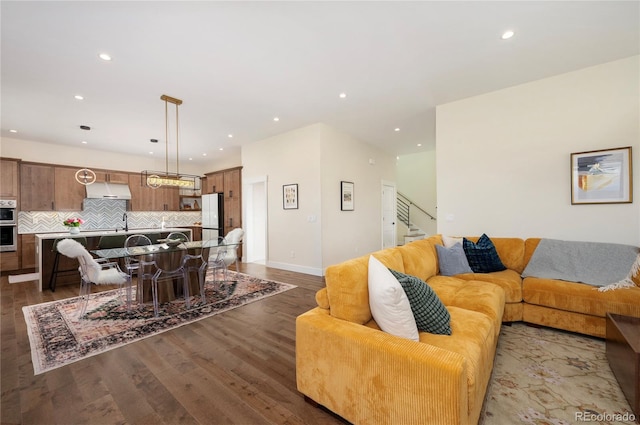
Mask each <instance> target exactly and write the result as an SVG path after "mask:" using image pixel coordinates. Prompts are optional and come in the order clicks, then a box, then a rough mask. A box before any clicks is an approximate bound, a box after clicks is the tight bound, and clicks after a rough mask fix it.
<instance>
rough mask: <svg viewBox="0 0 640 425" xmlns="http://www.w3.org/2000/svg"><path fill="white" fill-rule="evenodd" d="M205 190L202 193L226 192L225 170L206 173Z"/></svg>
mask: <svg viewBox="0 0 640 425" xmlns="http://www.w3.org/2000/svg"><path fill="white" fill-rule="evenodd" d="M203 182H204V186H203V187H204V191H203V192H202V193H218V192H224V172H223V171H218V172H215V173H210V174H207V175H206V179H203Z"/></svg>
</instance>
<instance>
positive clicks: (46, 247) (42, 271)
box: [35, 227, 192, 292]
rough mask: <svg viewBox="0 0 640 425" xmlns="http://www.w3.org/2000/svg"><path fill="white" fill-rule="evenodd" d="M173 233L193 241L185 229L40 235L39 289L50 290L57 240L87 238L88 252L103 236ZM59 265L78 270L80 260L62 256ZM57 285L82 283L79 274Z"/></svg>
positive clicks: (71, 275)
mask: <svg viewBox="0 0 640 425" xmlns="http://www.w3.org/2000/svg"><path fill="white" fill-rule="evenodd" d="M171 232H181V233H184V234H185V235H187V236H188V237H189V239H192V233H191V229H189V228H184V227H175V228H164V229H160V228H152V229H129V230H127V231H125V230H118V231H115V230H94V231H86V232H80V233H79V234H75V235H72V234H70V233H69V232H59V233H38V234H36V235H35V239H36V272H37V273H38V275H39V276H38V288H39V290H40V292H42V290H43V289H45V288H46V289H48V288H49V279H50V278H51V272H52V270H53V264H54V261H55V256H56V253H55V251H53V249H52V248H53V244H54V241H55V240H56V239H63V238H77V237H85V238H87V250H89V251H91V250H95V249H98V242H99V241H100V238H101V237H102V236H123V237H124V236H129V235H134V234H144V235H147V236H149V237H150V239H152V240H154V239H155V240H157V239H158V238H163V237H166V236H167V235H168V234H169V233H171ZM59 261H60V262H59V264H58V270H73V269H74V268H76V269H77V268H78V260H76V259H75V258H67V257H65V256H64V255H61V256H60V260H59ZM56 282H57V283H56V285H65V284H78V287H80V286H79V283H80V275H79V273H75V274H68V273H67V274H66V276H65V275H59V276H58V277H57V279H56Z"/></svg>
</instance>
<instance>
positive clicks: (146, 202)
mask: <svg viewBox="0 0 640 425" xmlns="http://www.w3.org/2000/svg"><path fill="white" fill-rule="evenodd" d="M129 189H130V190H131V203H130V205H131V211H179V210H180V197H179V190H178V188H177V187H164V186H163V187H159V188H157V189H152V188H150V187H148V186H146V185H144V184H143V181H142V179H141V177H140V175H139V174H130V175H129Z"/></svg>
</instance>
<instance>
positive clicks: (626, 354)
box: [606, 313, 640, 423]
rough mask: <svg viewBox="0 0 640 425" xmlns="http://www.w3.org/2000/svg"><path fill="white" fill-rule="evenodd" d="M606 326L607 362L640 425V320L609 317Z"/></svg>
mask: <svg viewBox="0 0 640 425" xmlns="http://www.w3.org/2000/svg"><path fill="white" fill-rule="evenodd" d="M606 323H607V328H606V332H607V333H606V353H607V360H608V361H609V365H610V366H611V370H612V371H613V374H614V376H615V377H616V379H617V380H618V383H619V384H620V388H621V389H622V392H623V393H624V395H625V397H626V398H627V400H628V401H629V404H630V405H631V410H633V413H634V414H635V416H636V422H638V423H640V317H630V316H623V315H620V314H613V313H607V319H606Z"/></svg>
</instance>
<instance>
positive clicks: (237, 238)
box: [224, 228, 244, 272]
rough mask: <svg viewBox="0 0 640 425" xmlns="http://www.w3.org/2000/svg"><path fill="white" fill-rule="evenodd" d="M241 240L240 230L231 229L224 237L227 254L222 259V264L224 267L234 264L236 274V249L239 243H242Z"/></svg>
mask: <svg viewBox="0 0 640 425" xmlns="http://www.w3.org/2000/svg"><path fill="white" fill-rule="evenodd" d="M242 238H244V230H242V229H241V228H237V229H233V230H231V231H230V232H229V233H227V236H225V237H224V239H225V241H226V243H227V245H229V247H228V248H227V252H226V254H225V257H224V263H225V266H226V267H229V266H230V265H231V264H233V263H235V264H236V272H237V271H239V270H238V248H240V243H241V242H242Z"/></svg>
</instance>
